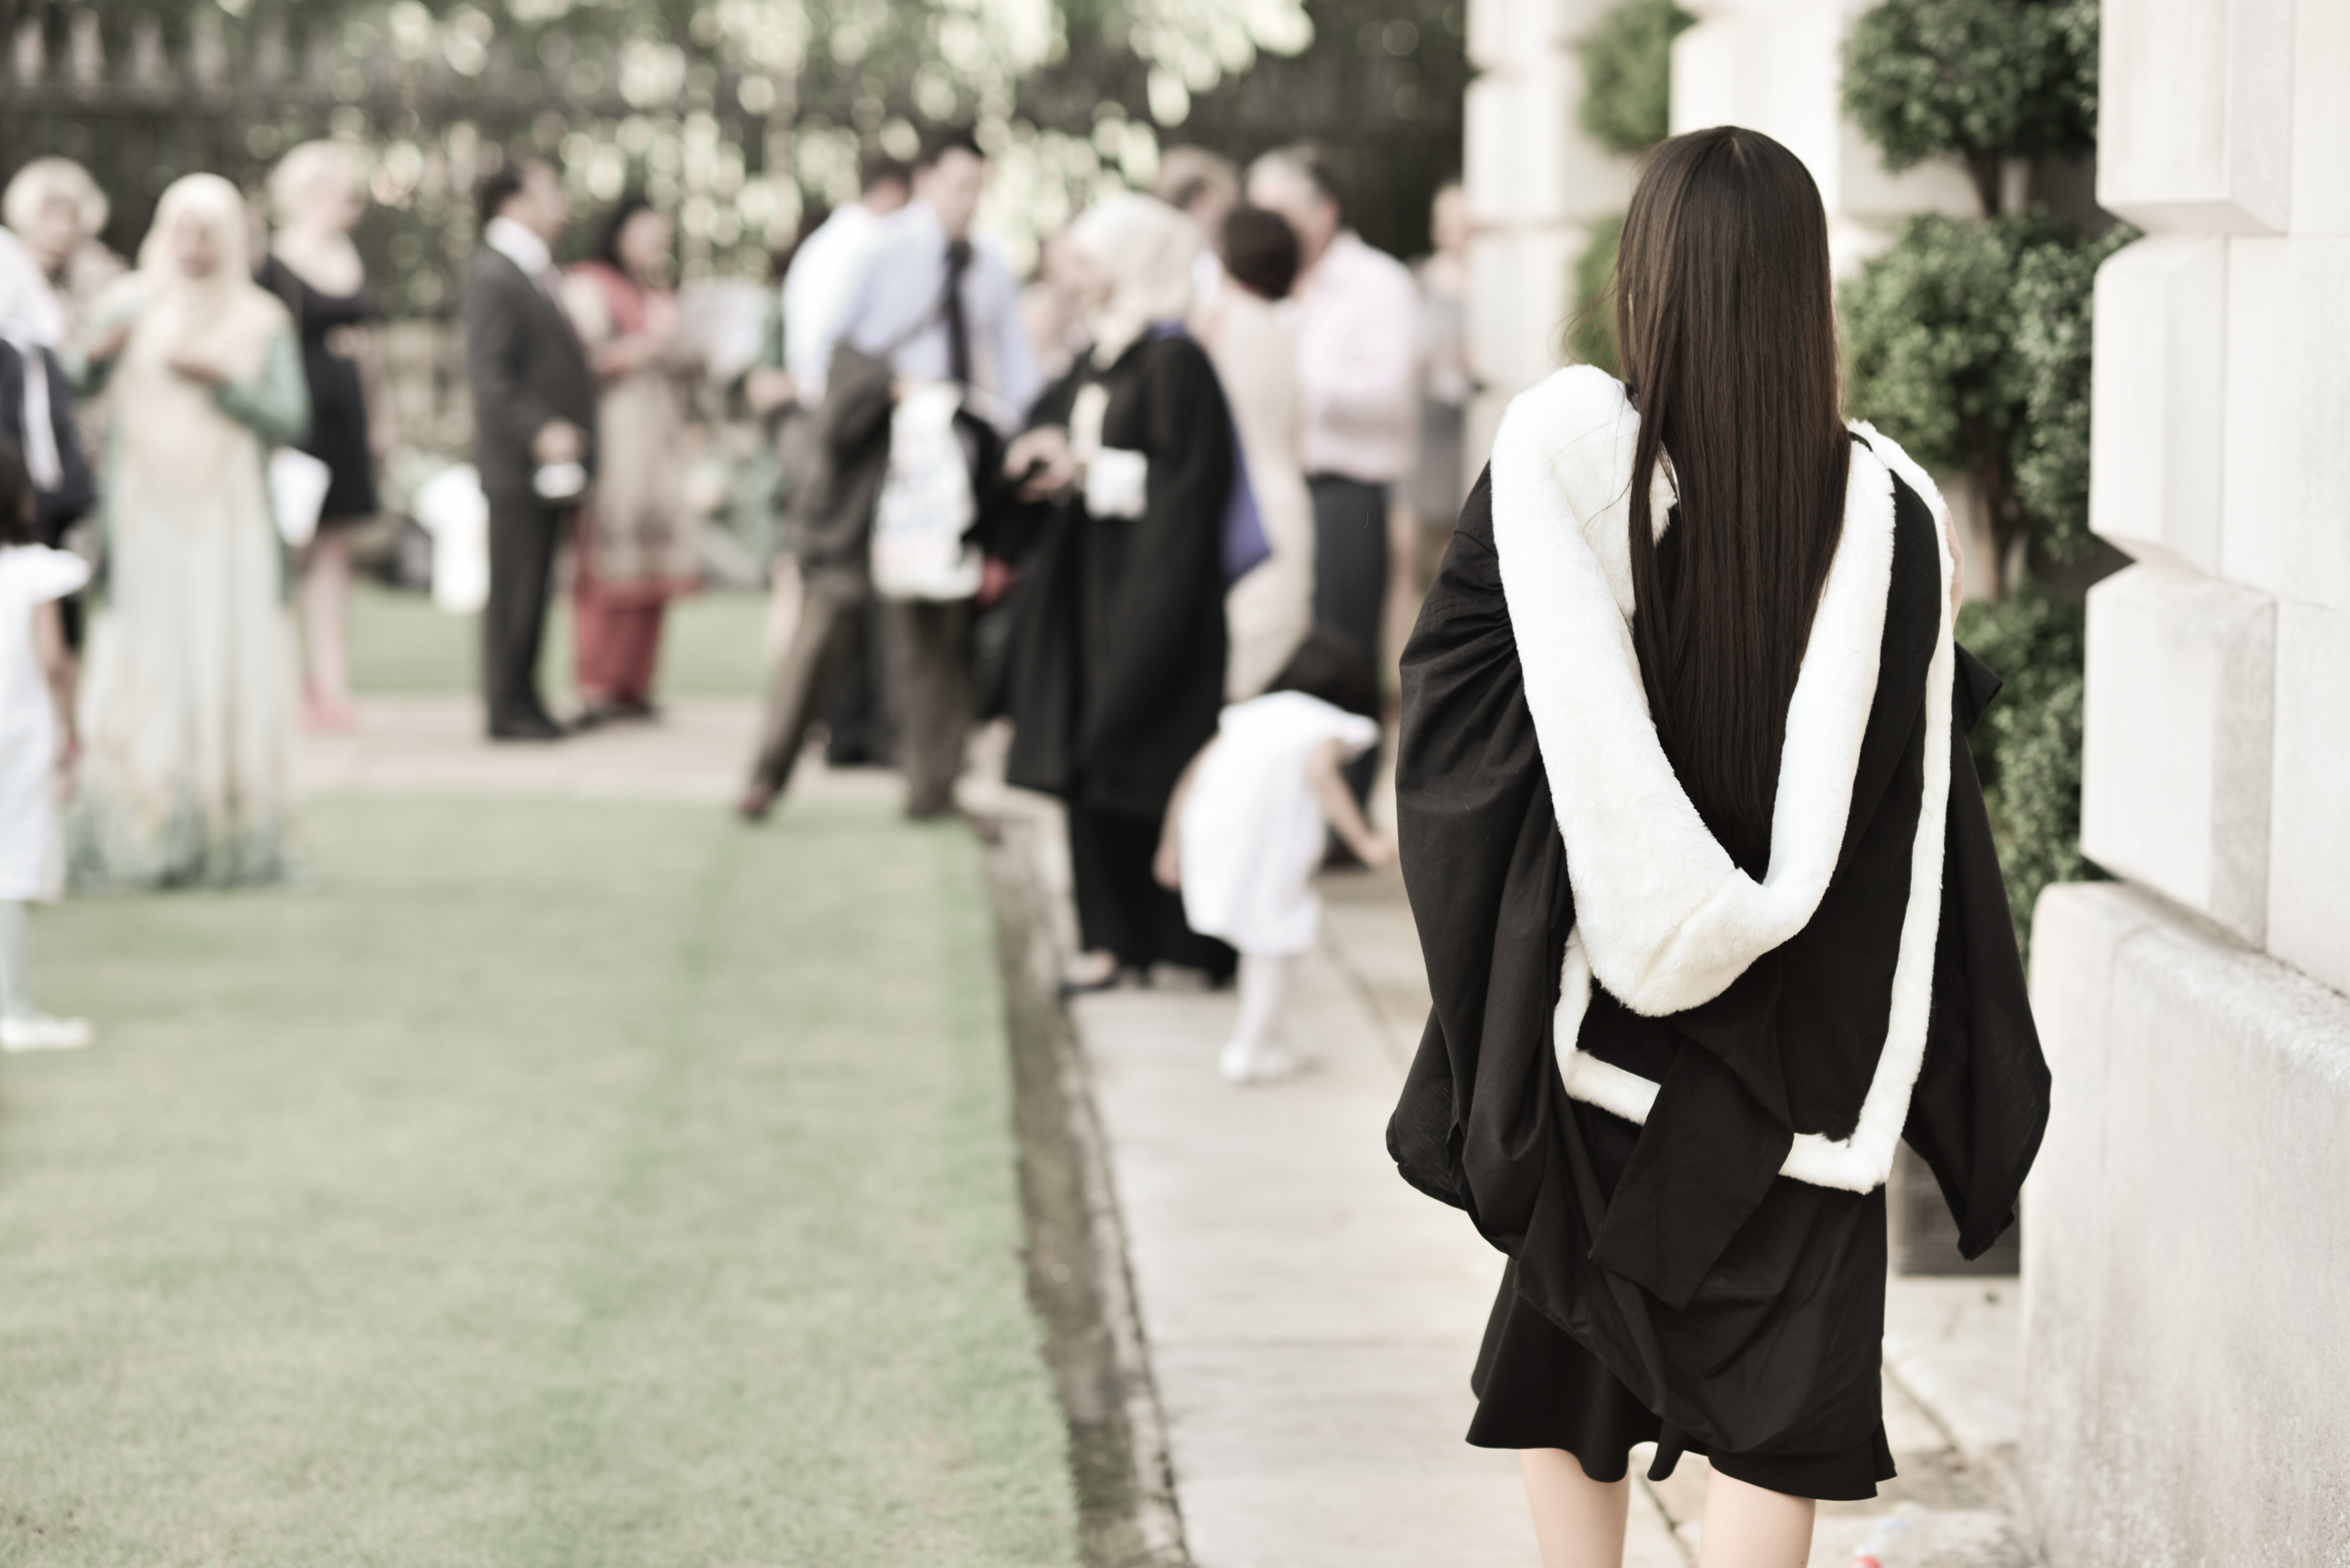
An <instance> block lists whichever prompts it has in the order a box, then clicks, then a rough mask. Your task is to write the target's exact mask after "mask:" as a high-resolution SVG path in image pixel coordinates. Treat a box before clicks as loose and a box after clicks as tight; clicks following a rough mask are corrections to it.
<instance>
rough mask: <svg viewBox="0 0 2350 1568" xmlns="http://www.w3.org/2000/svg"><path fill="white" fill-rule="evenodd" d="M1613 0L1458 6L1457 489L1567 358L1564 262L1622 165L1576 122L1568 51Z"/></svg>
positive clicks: (1620, 197) (1605, 209)
mask: <svg viewBox="0 0 2350 1568" xmlns="http://www.w3.org/2000/svg"><path fill="white" fill-rule="evenodd" d="M1611 3H1612V0H1470V6H1469V59H1470V63H1471V65H1473V66H1475V67H1477V70H1478V72H1479V75H1478V77H1477V79H1476V80H1475V81H1473V82H1471V84H1470V86H1469V94H1468V102H1467V105H1466V112H1465V121H1466V123H1465V126H1464V140H1465V143H1466V147H1465V154H1464V163H1465V168H1464V169H1463V171H1462V183H1463V185H1464V186H1465V188H1466V189H1467V192H1468V196H1469V210H1470V214H1471V222H1472V223H1474V225H1475V229H1474V234H1473V236H1472V237H1471V240H1470V243H1469V278H1470V292H1469V356H1470V364H1471V368H1472V369H1474V371H1475V373H1476V375H1477V378H1478V379H1479V380H1480V381H1481V382H1482V384H1483V387H1484V390H1483V391H1482V393H1480V395H1479V396H1478V398H1477V400H1476V401H1475V402H1474V403H1473V404H1472V405H1471V409H1470V419H1469V439H1468V441H1467V450H1466V452H1465V456H1464V461H1465V462H1466V464H1467V466H1468V469H1469V472H1467V473H1466V474H1464V475H1463V476H1462V488H1463V490H1464V491H1465V490H1466V488H1467V486H1468V485H1469V484H1470V483H1473V482H1474V481H1475V479H1476V477H1477V471H1478V470H1479V469H1482V467H1483V466H1484V463H1485V454H1486V451H1487V449H1488V448H1489V447H1490V446H1491V445H1492V435H1493V427H1494V426H1495V425H1497V424H1499V423H1500V422H1501V418H1502V410H1503V408H1504V407H1506V406H1507V405H1508V403H1509V400H1511V399H1512V398H1513V397H1515V396H1517V395H1518V393H1520V392H1522V391H1523V390H1525V389H1527V388H1528V387H1531V386H1533V385H1534V383H1535V382H1536V381H1539V380H1541V379H1543V378H1544V376H1546V375H1548V374H1550V372H1551V371H1552V370H1553V369H1555V368H1556V367H1558V366H1559V365H1560V364H1562V363H1564V362H1565V361H1564V360H1563V358H1561V348H1562V344H1563V340H1564V338H1565V327H1566V324H1567V317H1568V315H1569V313H1570V312H1572V310H1573V309H1574V307H1575V297H1574V278H1573V273H1574V267H1575V257H1576V256H1578V255H1580V254H1583V248H1584V246H1585V244H1587V243H1588V241H1589V240H1590V237H1591V225H1592V223H1593V222H1594V221H1595V220H1596V219H1599V218H1603V217H1605V216H1607V214H1609V213H1620V212H1622V211H1623V210H1624V203H1625V201H1626V199H1627V196H1628V195H1629V193H1630V191H1631V163H1630V161H1628V160H1626V159H1621V158H1616V157H1612V156H1610V155H1609V154H1608V153H1607V152H1605V151H1602V150H1601V149H1600V148H1599V147H1598V146H1597V145H1596V144H1595V143H1594V142H1593V141H1592V140H1591V139H1590V138H1589V137H1587V136H1586V135H1585V134H1584V133H1583V127H1582V125H1581V123H1580V122H1579V121H1578V120H1577V119H1576V118H1575V109H1576V106H1577V105H1578V104H1579V103H1581V101H1582V99H1583V62H1582V60H1581V58H1580V57H1578V56H1577V55H1576V53H1575V44H1576V42H1577V40H1578V39H1580V37H1581V36H1582V35H1583V33H1584V31H1585V30H1586V28H1588V27H1589V26H1591V24H1592V23H1593V22H1595V21H1596V20H1597V19H1598V18H1599V17H1600V16H1604V15H1605V14H1606V13H1607V9H1608V6H1609V5H1610V4H1611Z"/></svg>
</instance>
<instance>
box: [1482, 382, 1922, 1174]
mask: <svg viewBox="0 0 2350 1568" xmlns="http://www.w3.org/2000/svg"><path fill="white" fill-rule="evenodd" d="M1854 429H1855V430H1856V431H1857V432H1859V433H1860V434H1862V435H1863V436H1865V437H1866V440H1867V443H1868V444H1867V445H1866V446H1863V445H1859V444H1856V445H1855V446H1854V448H1853V452H1852V462H1851V474H1850V479H1849V482H1848V487H1847V490H1846V501H1845V520H1844V531H1843V534H1842V536H1841V537H1840V539H1839V540H1838V543H1837V545H1836V551H1835V559H1834V561H1833V563H1832V565H1831V566H1830V568H1829V571H1828V576H1827V582H1826V586H1825V588H1824V589H1823V591H1822V594H1821V597H1820V606H1819V610H1818V612H1817V615H1816V617H1815V618H1814V622H1813V626H1812V631H1811V637H1810V639H1809V641H1808V643H1807V644H1806V647H1805V649H1804V662H1803V668H1802V671H1801V674H1800V675H1799V677H1798V679H1797V681H1796V686H1795V691H1794V699H1793V701H1791V702H1790V704H1789V706H1788V711H1787V732H1786V741H1785V744H1784V749H1783V753H1782V755H1781V758H1780V764H1779V789H1778V796H1777V803H1776V805H1775V807H1774V810H1773V816H1772V824H1771V859H1770V865H1769V867H1768V869H1767V870H1766V871H1765V873H1764V875H1763V878H1762V880H1761V881H1759V882H1758V881H1756V880H1755V879H1754V878H1752V877H1749V876H1748V875H1747V874H1746V873H1745V872H1743V871H1742V870H1740V869H1739V867H1737V866H1736V864H1735V863H1733V862H1732V861H1731V857H1730V855H1729V853H1728V852H1727V851H1726V850H1724V849H1723V848H1722V847H1721V845H1720V844H1719V843H1718V842H1717V841H1716V840H1715V839H1714V837H1713V836H1712V834H1711V832H1710V831H1709V830H1708V829H1707V828H1706V826H1705V825H1704V823H1703V821H1702V820H1701V819H1700V817H1699V815H1698V813H1697V808H1696V807H1695V806H1694V805H1692V804H1691V803H1690V798H1689V795H1688V794H1687V792H1686V791H1684V790H1683V789H1682V788H1681V785H1680V782H1679V779H1678V778H1676V777H1675V776H1674V774H1673V770H1672V765H1671V763H1669V761H1668V760H1667V759H1666V757H1665V753H1664V749H1663V747H1662V745H1661V744H1660V743H1659V741H1658V739H1657V732H1656V727H1655V725H1654V723H1653V722H1651V720H1650V717H1649V714H1648V698H1647V694H1646V691H1645V690H1644V689H1643V687H1642V684H1641V680H1640V671H1639V661H1638V656H1637V654H1636V653H1635V651H1634V647H1633V641H1632V629H1631V622H1632V612H1633V594H1632V576H1631V564H1630V541H1629V536H1628V527H1629V514H1630V505H1629V499H1630V494H1631V471H1632V454H1633V444H1634V440H1635V437H1636V435H1637V432H1638V414H1637V413H1635V411H1634V410H1633V409H1632V407H1631V405H1630V402H1629V401H1628V400H1627V398H1626V396H1625V392H1624V389H1623V387H1622V385H1621V384H1620V383H1618V382H1617V381H1616V380H1615V379H1613V378H1611V377H1609V376H1607V375H1606V374H1605V373H1603V372H1601V371H1599V370H1596V369H1590V368H1588V367H1577V368H1575V369H1566V370H1561V371H1559V372H1558V373H1556V374H1555V375H1553V376H1552V377H1550V378H1549V379H1547V380H1545V381H1544V382H1542V383H1541V384H1540V385H1539V386H1536V387H1534V389H1531V390H1529V391H1527V392H1525V393H1523V395H1521V396H1520V397H1518V398H1517V399H1516V400H1513V402H1512V403H1511V405H1510V408H1509V411H1508V412H1507V414H1506V415H1505V416H1504V417H1503V421H1502V426H1501V429H1500V431H1499V432H1498V433H1497V434H1496V436H1495V438H1494V443H1493V458H1492V503H1493V540H1494V546H1495V550H1496V552H1497V554H1498V555H1499V556H1500V563H1501V575H1502V587H1503V597H1504V600H1505V601H1506V603H1507V605H1508V607H1509V612H1510V621H1511V628H1512V631H1513V635H1514V636H1515V638H1516V640H1517V645H1518V654H1519V659H1520V663H1521V665H1522V666H1523V670H1524V678H1525V692H1526V703H1527V706H1528V708H1529V710H1530V711H1531V712H1532V714H1533V718H1534V733H1535V737H1536V740H1537V742H1539V744H1540V747H1541V751H1542V754H1543V763H1544V772H1545V773H1546V774H1548V775H1549V779H1550V785H1551V796H1552V802H1553V805H1554V809H1555V812H1556V814H1557V818H1558V824H1559V830H1560V833H1561V835H1562V836H1564V838H1565V845H1566V864H1567V873H1568V877H1569V878H1570V880H1571V881H1572V883H1573V885H1574V889H1575V916H1576V926H1575V931H1574V933H1573V934H1572V935H1571V936H1570V938H1569V940H1568V945H1567V954H1566V961H1565V971H1564V972H1563V974H1562V976H1561V985H1560V999H1559V1008H1558V1019H1557V1043H1558V1052H1559V1058H1560V1067H1561V1071H1562V1075H1563V1076H1564V1079H1565V1085H1566V1087H1567V1091H1568V1093H1570V1094H1571V1095H1574V1096H1575V1097H1576V1098H1579V1099H1584V1100H1587V1101H1590V1102H1592V1103H1594V1104H1597V1105H1599V1106H1603V1107H1604V1108H1606V1109H1607V1110H1610V1111H1613V1112H1615V1113H1616V1114H1617V1115H1619V1116H1627V1117H1629V1118H1630V1119H1631V1120H1634V1121H1644V1120H1646V1118H1647V1114H1648V1107H1649V1106H1650V1105H1651V1104H1652V1103H1653V1101H1654V1100H1655V1097H1656V1093H1657V1085H1655V1084H1652V1083H1649V1082H1648V1081H1647V1080H1645V1079H1642V1078H1639V1077H1638V1076H1636V1075H1633V1074H1631V1073H1628V1072H1627V1071H1625V1070H1624V1069H1622V1068H1619V1067H1616V1066H1614V1065H1611V1064H1607V1063H1604V1062H1600V1061H1597V1060H1596V1059H1595V1058H1593V1057H1591V1056H1590V1055H1588V1054H1586V1053H1583V1052H1580V1051H1577V1050H1576V1049H1575V1037H1576V1033H1577V1032H1578V1030H1579V1028H1580V1024H1581V1021H1582V1016H1583V1012H1584V1010H1585V1008H1586V1005H1587V1002H1588V999H1589V994H1590V983H1591V980H1592V978H1593V977H1594V976H1595V975H1596V977H1597V979H1598V981H1599V982H1600V983H1601V984H1603V985H1605V986H1606V987H1607V990H1608V992H1609V993H1610V994H1612V995H1613V996H1615V997H1616V998H1617V1000H1619V1001H1621V1002H1623V1003H1624V1004H1625V1005H1626V1006H1627V1007H1629V1008H1630V1009H1632V1010H1633V1011H1634V1012H1640V1013H1645V1014H1648V1015H1651V1016H1662V1015H1665V1014H1669V1013H1674V1012H1682V1011H1684V1010H1686V1009H1689V1008H1691V1007H1695V1006H1698V1005H1700V1004H1701V1003H1703V1002H1708V1001H1710V1000H1711V999H1712V998H1713V997H1715V996H1718V995H1720V994H1721V992H1723V991H1724V990H1725V989H1727V988H1728V987H1729V985H1730V984H1731V981H1735V980H1736V979H1737V978H1738V977H1739V976H1740V975H1741V974H1742V973H1743V972H1745V971H1746V970H1747V969H1748V967H1750V966H1751V965H1752V963H1753V962H1754V961H1756V960H1757V959H1759V958H1761V957H1762V956H1763V954H1765V953H1767V952H1769V951H1771V950H1773V949H1774V948H1776V947H1778V946H1780V945H1781V944H1782V943H1783V942H1785V941H1786V940H1789V939H1790V938H1792V937H1794V935H1795V934H1796V933H1797V932H1799V931H1801V930H1802V929H1804V926H1805V925H1806V924H1807V923H1808V922H1809V921H1810V920H1811V918H1812V916H1813V914H1814V911H1815V910H1816V909H1818V907H1819V903H1820V900H1821V898H1823V897H1824V896H1825V893H1826V891H1827V888H1828V883H1829V880H1830V878H1831V877H1833V875H1834V874H1835V867H1836V861H1837V857H1838V856H1839V853H1840V852H1841V849H1842V846H1843V843H1844V837H1845V830H1846V819H1847V817H1848V816H1849V815H1850V811H1851V805H1852V790H1853V780H1854V775H1855V772H1856V768H1857V765H1858V762H1859V757H1860V748H1861V740H1862V737H1863V735H1864V734H1865V732H1866V729H1867V725H1868V716H1869V711H1870V708H1871V706H1872V704H1873V703H1874V701H1875V698H1876V693H1877V675H1878V670H1877V661H1878V652H1879V649H1880V647H1881V645H1882V641H1883V638H1884V631H1885V616H1886V601H1887V593H1888V591H1889V587H1890V583H1891V575H1892V566H1893V535H1894V504H1893V475H1894V474H1896V473H1898V474H1899V475H1900V476H1901V478H1902V479H1903V480H1904V481H1905V482H1906V483H1908V485H1909V486H1910V487H1911V488H1912V489H1913V490H1915V491H1916V492H1917V493H1918V495H1919V496H1920V497H1921V498H1922V499H1923V500H1924V501H1925V502H1926V504H1927V505H1928V506H1929V509H1930V510H1931V511H1932V513H1933V514H1934V518H1935V522H1936V524H1937V526H1938V528H1939V529H1941V530H1944V531H1947V530H1948V528H1949V525H1950V524H1949V514H1948V509H1947V508H1946V507H1945V506H1944V504H1943V503H1942V499H1941V496H1940V494H1939V492H1938V491H1937V490H1936V489H1935V488H1934V485H1933V483H1932V482H1931V481H1930V480H1929V479H1928V478H1927V477H1926V475H1925V473H1924V472H1922V471H1921V470H1919V469H1918V467H1917V465H1916V464H1915V463H1913V462H1910V461H1909V459H1908V456H1907V454H1905V453H1904V452H1902V451H1901V450H1900V448H1899V447H1898V446H1896V445H1895V444H1894V443H1893V442H1892V441H1888V440H1887V439H1886V438H1885V437H1884V436H1882V435H1879V434H1878V433H1877V432H1876V431H1873V430H1870V429H1869V428H1868V427H1867V426H1866V425H1855V426H1854ZM1671 499H1672V494H1671V487H1670V483H1669V478H1668V476H1667V474H1666V472H1665V471H1664V467H1663V465H1661V464H1660V465H1659V472H1658V474H1657V476H1656V480H1655V483H1654V486H1653V487H1652V493H1651V501H1650V504H1651V509H1652V511H1653V514H1654V515H1655V516H1656V518H1657V519H1658V526H1659V529H1660V530H1661V528H1662V526H1663V519H1664V517H1665V514H1666V511H1667V508H1668V507H1669V505H1670V504H1671ZM1937 554H1938V556H1939V557H1940V572H1941V581H1942V586H1943V589H1944V592H1943V595H1942V603H1943V609H1942V617H1941V627H1940V629H1939V634H1938V637H1937V640H1936V643H1935V648H1934V652H1933V656H1932V659H1931V661H1930V663H1929V667H1928V670H1927V675H1926V680H1927V688H1926V691H1925V694H1924V696H1925V710H1926V711H1925V722H1926V725H1927V728H1926V732H1925V737H1924V738H1925V750H1926V755H1925V770H1926V772H1925V798H1924V800H1923V801H1922V802H1921V810H1920V815H1919V820H1918V836H1917V841H1916V844H1915V846H1914V853H1913V857H1912V861H1911V874H1910V891H1909V899H1908V907H1907V909H1905V911H1904V918H1903V923H1902V930H1901V940H1900V944H1899V954H1898V961H1897V966H1896V970H1895V975H1894V994H1893V998H1892V1010H1891V1014H1890V1017H1889V1020H1888V1027H1887V1038H1886V1042H1885V1045H1884V1049H1883V1052H1882V1054H1881V1056H1880V1058H1879V1061H1878V1066H1877V1074H1876V1075H1875V1077H1874V1078H1873V1080H1872V1081H1871V1084H1870V1087H1869V1091H1868V1096H1867V1100H1866V1106H1865V1107H1864V1109H1863V1111H1862V1114H1861V1118H1860V1125H1859V1127H1858V1128H1857V1130H1856V1131H1855V1133H1854V1134H1853V1136H1852V1137H1849V1138H1846V1139H1839V1140H1830V1139H1827V1138H1825V1137H1823V1136H1821V1135H1819V1134H1816V1133H1805V1132H1803V1131H1802V1130H1801V1129H1798V1130H1797V1137H1796V1139H1795V1147H1794V1152H1793V1153H1792V1154H1791V1155H1790V1156H1789V1157H1788V1161H1787V1165H1786V1168H1785V1170H1784V1174H1786V1175H1789V1176H1793V1177H1795V1178H1797V1179H1801V1180H1805V1181H1810V1182H1813V1183H1814V1184H1816V1185H1822V1186H1830V1187H1839V1188H1848V1189H1852V1190H1855V1191H1861V1192H1866V1191H1868V1190H1869V1189H1872V1188H1874V1187H1876V1186H1877V1185H1878V1184H1880V1183H1882V1182H1883V1181H1884V1179H1885V1178H1886V1174H1887V1171H1888V1170H1889V1169H1890V1168H1891V1164H1892V1158H1893V1148H1894V1145H1895V1142H1896V1141H1897V1140H1898V1137H1899V1136H1900V1130H1901V1125H1902V1123H1903V1121H1904V1120H1905V1119H1906V1116H1907V1114H1908V1099H1909V1091H1910V1088H1911V1086H1912V1085H1913V1084H1914V1083H1915V1082H1916V1079H1917V1075H1918V1066H1919V1064H1921V1063H1922V1062H1923V1060H1924V1053H1925V1040H1926V1023H1927V1014H1928V1012H1929V1006H1930V1002H1931V999H1932V995H1931V993H1932V971H1933V954H1934V942H1935V937H1936V926H1937V923H1938V919H1939V911H1940V890H1941V854H1942V843H1943V821H1944V815H1945V812H1946V809H1947V805H1948V795H1949V788H1950V691H1951V677H1952V661H1953V654H1952V650H1951V643H1950V614H1949V608H1948V604H1949V594H1948V588H1949V583H1950V560H1949V557H1948V555H1947V553H1946V552H1937Z"/></svg>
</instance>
